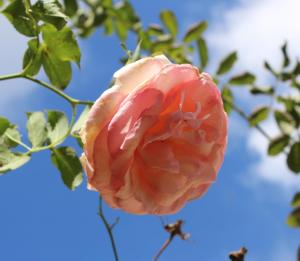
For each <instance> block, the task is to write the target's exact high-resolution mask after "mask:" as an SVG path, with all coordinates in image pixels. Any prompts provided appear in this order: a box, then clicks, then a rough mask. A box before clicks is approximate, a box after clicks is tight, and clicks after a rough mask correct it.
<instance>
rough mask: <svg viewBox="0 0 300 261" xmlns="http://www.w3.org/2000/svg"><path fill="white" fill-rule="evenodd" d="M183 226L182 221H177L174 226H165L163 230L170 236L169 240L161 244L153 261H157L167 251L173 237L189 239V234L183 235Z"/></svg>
mask: <svg viewBox="0 0 300 261" xmlns="http://www.w3.org/2000/svg"><path fill="white" fill-rule="evenodd" d="M182 225H183V220H181V219H179V220H177V221H176V222H175V223H174V224H167V225H165V227H164V228H165V230H166V231H167V232H168V233H169V234H170V235H169V238H168V239H167V240H166V241H165V242H164V243H163V245H162V247H161V248H160V250H159V251H158V252H157V254H156V255H155V257H154V258H153V261H157V260H158V258H159V257H160V256H161V254H162V253H163V252H164V251H165V250H166V249H167V247H168V246H169V245H170V243H171V242H172V240H173V239H174V237H175V236H179V237H180V238H181V239H182V240H187V239H188V238H189V236H190V235H189V234H187V233H183V232H182V230H181V227H182Z"/></svg>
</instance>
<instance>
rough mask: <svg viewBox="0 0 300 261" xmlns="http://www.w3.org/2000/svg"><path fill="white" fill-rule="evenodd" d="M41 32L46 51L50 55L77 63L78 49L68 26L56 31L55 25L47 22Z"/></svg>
mask: <svg viewBox="0 0 300 261" xmlns="http://www.w3.org/2000/svg"><path fill="white" fill-rule="evenodd" d="M42 33H43V40H44V44H45V45H46V50H47V53H49V54H50V55H51V56H56V58H57V59H59V60H60V61H64V62H72V61H73V62H76V63H77V64H78V65H79V63H80V57H81V54H80V49H79V46H78V44H77V41H76V39H75V36H74V34H73V32H72V30H71V29H70V28H69V27H65V28H63V29H62V30H60V31H57V30H56V28H55V27H53V26H51V25H49V24H48V25H44V26H43V27H42Z"/></svg>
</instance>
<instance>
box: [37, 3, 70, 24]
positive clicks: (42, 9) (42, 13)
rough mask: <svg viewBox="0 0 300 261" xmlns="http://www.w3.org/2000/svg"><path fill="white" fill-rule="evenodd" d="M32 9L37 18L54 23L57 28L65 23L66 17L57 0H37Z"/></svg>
mask: <svg viewBox="0 0 300 261" xmlns="http://www.w3.org/2000/svg"><path fill="white" fill-rule="evenodd" d="M32 10H33V14H34V16H35V17H36V18H37V19H39V20H42V21H44V22H47V23H50V24H52V25H54V26H55V27H56V28H57V29H58V30H60V29H62V28H63V27H64V26H65V24H66V23H67V18H68V17H67V16H66V15H65V14H64V13H63V12H62V6H61V4H60V3H59V1H57V0H38V1H37V2H36V3H35V4H34V5H33V6H32Z"/></svg>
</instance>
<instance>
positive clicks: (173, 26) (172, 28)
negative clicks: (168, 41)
mask: <svg viewBox="0 0 300 261" xmlns="http://www.w3.org/2000/svg"><path fill="white" fill-rule="evenodd" d="M160 20H161V21H162V23H163V24H164V25H165V27H166V28H167V29H168V31H169V32H170V34H171V35H172V37H173V38H176V35H177V33H178V24H177V20H176V16H175V14H174V13H173V12H172V11H170V10H163V11H161V12H160Z"/></svg>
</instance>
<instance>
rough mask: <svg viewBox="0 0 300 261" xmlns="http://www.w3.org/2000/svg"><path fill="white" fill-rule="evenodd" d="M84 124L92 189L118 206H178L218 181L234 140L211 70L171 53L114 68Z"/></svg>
mask: <svg viewBox="0 0 300 261" xmlns="http://www.w3.org/2000/svg"><path fill="white" fill-rule="evenodd" d="M114 78H115V83H114V86H113V87H112V88H110V89H108V90H106V91H105V92H104V93H103V94H102V95H101V96H100V98H99V99H98V100H97V101H96V102H95V104H94V105H93V106H92V108H91V110H90V112H89V114H88V118H87V121H86V122H85V124H84V127H83V128H82V131H81V138H82V141H83V144H84V154H83V156H82V164H83V167H84V169H85V171H86V173H87V177H88V186H89V188H90V189H93V190H96V191H98V192H100V194H101V196H102V197H103V199H104V200H105V201H106V202H107V203H108V205H110V206H111V207H113V208H121V209H123V210H124V211H127V212H130V213H135V214H170V213H175V212H177V211H178V210H179V209H180V208H182V207H183V205H184V204H185V203H186V202H187V201H189V200H192V199H195V198H198V197H200V196H202V195H203V194H204V193H205V192H206V191H207V189H208V188H209V186H210V185H211V184H212V183H213V182H214V181H215V179H216V176H217V173H218V171H219V169H220V166H221V164H222V161H223V158H224V152H225V148H226V143H227V116H226V113H225V112H224V110H223V103H222V99H221V96H220V92H219V90H218V89H217V87H216V85H215V84H214V83H213V81H212V79H211V78H210V76H209V75H208V74H206V73H201V74H199V71H198V70H197V68H195V67H193V66H192V65H189V64H183V65H176V64H172V63H170V62H169V60H168V59H167V58H166V57H164V56H162V55H161V56H156V57H149V58H144V59H141V60H139V61H136V62H134V63H131V64H128V65H126V66H124V67H123V68H122V69H120V70H119V71H117V72H116V73H115V74H114Z"/></svg>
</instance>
